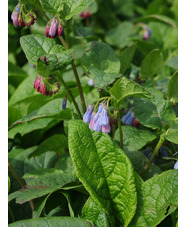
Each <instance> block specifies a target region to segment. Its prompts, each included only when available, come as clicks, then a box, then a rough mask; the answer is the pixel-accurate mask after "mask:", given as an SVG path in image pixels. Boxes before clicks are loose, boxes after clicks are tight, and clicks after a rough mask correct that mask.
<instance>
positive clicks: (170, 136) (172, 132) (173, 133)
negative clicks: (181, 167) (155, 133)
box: [165, 119, 178, 144]
mask: <svg viewBox="0 0 186 227" xmlns="http://www.w3.org/2000/svg"><path fill="white" fill-rule="evenodd" d="M165 139H167V140H168V141H170V142H172V143H175V144H178V119H176V120H175V121H173V123H172V124H171V126H170V128H169V129H168V130H167V133H166V135H165Z"/></svg>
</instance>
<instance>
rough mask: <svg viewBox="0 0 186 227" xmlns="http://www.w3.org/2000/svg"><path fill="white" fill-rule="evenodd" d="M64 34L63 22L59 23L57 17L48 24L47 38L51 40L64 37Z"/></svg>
mask: <svg viewBox="0 0 186 227" xmlns="http://www.w3.org/2000/svg"><path fill="white" fill-rule="evenodd" d="M62 34H63V26H62V23H61V21H59V19H58V20H57V18H56V17H54V18H52V20H50V21H49V22H48V23H47V26H46V30H45V36H46V37H49V38H56V37H57V36H62Z"/></svg>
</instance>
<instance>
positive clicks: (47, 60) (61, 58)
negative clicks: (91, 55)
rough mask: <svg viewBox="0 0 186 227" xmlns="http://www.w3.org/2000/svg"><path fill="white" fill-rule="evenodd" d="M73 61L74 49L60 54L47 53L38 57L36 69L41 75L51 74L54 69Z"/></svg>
mask: <svg viewBox="0 0 186 227" xmlns="http://www.w3.org/2000/svg"><path fill="white" fill-rule="evenodd" d="M72 61H73V52H72V50H66V51H63V53H60V54H46V55H45V56H42V57H40V58H39V59H38V61H37V66H36V70H37V73H38V74H39V75H42V76H49V75H50V74H51V73H52V72H53V71H56V70H59V69H61V68H64V67H66V66H68V65H69V64H70V63H72Z"/></svg>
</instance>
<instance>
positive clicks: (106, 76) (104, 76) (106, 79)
mask: <svg viewBox="0 0 186 227" xmlns="http://www.w3.org/2000/svg"><path fill="white" fill-rule="evenodd" d="M90 75H91V77H92V79H93V81H94V83H95V86H96V88H98V89H102V88H104V87H106V86H107V85H109V84H111V83H112V82H114V80H115V79H116V78H117V77H121V74H119V73H105V72H103V71H101V70H99V69H96V68H90Z"/></svg>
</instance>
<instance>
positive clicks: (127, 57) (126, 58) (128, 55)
mask: <svg viewBox="0 0 186 227" xmlns="http://www.w3.org/2000/svg"><path fill="white" fill-rule="evenodd" d="M136 47H137V44H136V43H134V44H132V45H131V46H129V47H127V48H126V49H124V50H123V51H122V52H121V53H120V54H119V60H120V62H121V69H120V72H121V73H122V74H124V73H125V72H126V70H127V69H128V68H129V67H130V65H131V62H132V59H133V57H134V53H135V50H136Z"/></svg>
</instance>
